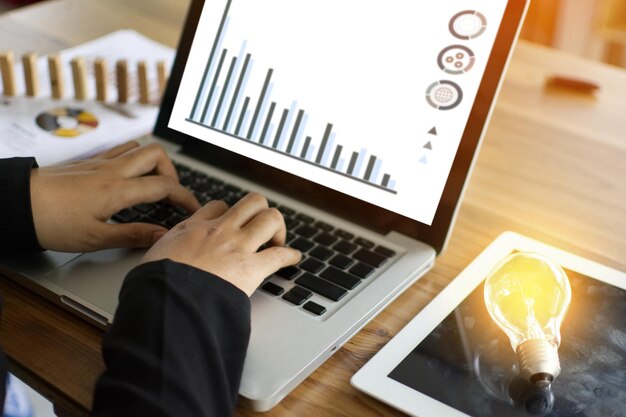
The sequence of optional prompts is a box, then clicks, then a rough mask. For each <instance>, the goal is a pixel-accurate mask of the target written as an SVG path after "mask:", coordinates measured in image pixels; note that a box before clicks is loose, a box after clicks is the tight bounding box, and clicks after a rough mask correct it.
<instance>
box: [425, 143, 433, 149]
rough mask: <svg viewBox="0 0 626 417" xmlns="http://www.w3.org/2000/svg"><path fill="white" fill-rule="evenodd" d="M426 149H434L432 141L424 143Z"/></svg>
mask: <svg viewBox="0 0 626 417" xmlns="http://www.w3.org/2000/svg"><path fill="white" fill-rule="evenodd" d="M424 149H429V150H431V151H432V150H433V145H432V144H431V143H430V141H429V142H428V143H426V145H424Z"/></svg>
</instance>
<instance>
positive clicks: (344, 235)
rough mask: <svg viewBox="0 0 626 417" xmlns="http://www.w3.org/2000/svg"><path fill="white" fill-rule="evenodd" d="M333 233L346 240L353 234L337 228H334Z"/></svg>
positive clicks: (352, 237) (350, 238)
mask: <svg viewBox="0 0 626 417" xmlns="http://www.w3.org/2000/svg"><path fill="white" fill-rule="evenodd" d="M335 234H336V235H337V236H339V237H340V238H342V239H346V240H352V239H354V235H353V234H352V233H350V232H346V231H345V230H341V229H337V230H335Z"/></svg>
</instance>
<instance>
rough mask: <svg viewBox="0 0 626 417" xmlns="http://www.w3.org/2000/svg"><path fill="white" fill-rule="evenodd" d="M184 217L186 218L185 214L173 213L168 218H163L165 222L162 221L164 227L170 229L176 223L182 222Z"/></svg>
mask: <svg viewBox="0 0 626 417" xmlns="http://www.w3.org/2000/svg"><path fill="white" fill-rule="evenodd" d="M186 218H187V216H181V215H180V214H174V215H173V216H172V217H170V218H169V219H167V220H165V222H164V224H165V227H167V228H169V229H171V228H172V227H174V226H176V225H177V224H178V223H180V222H182V221H183V220H185V219H186Z"/></svg>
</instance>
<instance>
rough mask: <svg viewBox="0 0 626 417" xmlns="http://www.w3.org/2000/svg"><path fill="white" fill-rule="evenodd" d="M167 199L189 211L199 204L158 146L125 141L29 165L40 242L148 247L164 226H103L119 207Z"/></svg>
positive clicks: (63, 247) (61, 247)
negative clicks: (79, 157) (82, 155)
mask: <svg viewBox="0 0 626 417" xmlns="http://www.w3.org/2000/svg"><path fill="white" fill-rule="evenodd" d="M162 199H167V200H168V201H170V202H171V203H172V204H177V205H180V206H182V207H184V208H185V209H187V210H189V211H190V212H194V211H196V210H197V209H198V208H199V207H200V204H199V203H198V201H197V200H196V198H195V197H194V196H193V194H192V193H191V192H190V191H189V190H187V189H186V188H185V187H183V186H182V185H180V184H179V182H178V175H177V174H176V169H175V168H174V166H173V165H172V163H171V161H170V160H169V158H168V157H167V155H166V154H165V151H164V150H163V148H162V147H161V146H160V145H158V144H151V145H147V146H139V144H138V143H137V142H134V141H132V142H128V143H125V144H122V145H120V146H117V147H115V148H113V149H110V150H109V151H107V152H104V153H102V154H100V155H97V156H95V157H93V158H91V159H87V160H84V161H77V162H73V163H70V164H66V165H59V166H51V167H45V168H36V169H33V171H32V174H31V206H32V210H33V220H34V223H35V232H36V233H37V239H38V240H39V244H40V245H41V246H42V247H43V248H46V249H53V250H58V251H66V252H91V251H95V250H99V249H106V248H114V247H147V246H151V245H152V244H153V243H154V242H156V241H157V240H158V239H159V238H160V237H161V236H163V235H164V234H165V233H166V232H167V229H165V228H164V227H162V226H158V225H154V224H146V223H128V224H108V223H107V220H108V219H109V218H111V216H112V215H113V214H115V213H117V212H118V211H120V210H122V209H124V208H127V207H130V206H133V205H135V204H139V203H150V202H155V201H160V200H162Z"/></svg>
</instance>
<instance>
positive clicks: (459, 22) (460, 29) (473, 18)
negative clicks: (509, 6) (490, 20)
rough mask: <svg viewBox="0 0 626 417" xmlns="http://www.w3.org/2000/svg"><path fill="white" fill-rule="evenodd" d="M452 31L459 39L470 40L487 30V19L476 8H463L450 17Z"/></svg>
mask: <svg viewBox="0 0 626 417" xmlns="http://www.w3.org/2000/svg"><path fill="white" fill-rule="evenodd" d="M449 29H450V33H452V35H453V36H454V37H456V38H458V39H463V40H470V39H474V38H477V37H479V36H480V35H482V34H483V33H484V32H485V30H487V19H486V18H485V16H484V15H483V14H482V13H480V12H477V11H475V10H463V11H462V12H459V13H457V14H455V15H454V16H453V17H452V19H450V25H449Z"/></svg>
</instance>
